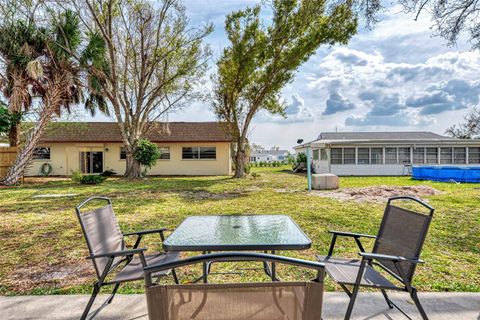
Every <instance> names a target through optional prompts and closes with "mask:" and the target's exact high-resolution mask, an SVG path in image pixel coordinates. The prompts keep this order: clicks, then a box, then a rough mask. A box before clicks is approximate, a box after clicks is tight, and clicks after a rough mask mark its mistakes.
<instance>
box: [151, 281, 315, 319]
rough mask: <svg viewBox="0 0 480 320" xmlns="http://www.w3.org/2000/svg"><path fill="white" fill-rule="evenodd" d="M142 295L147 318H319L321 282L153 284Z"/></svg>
mask: <svg viewBox="0 0 480 320" xmlns="http://www.w3.org/2000/svg"><path fill="white" fill-rule="evenodd" d="M146 295H147V305H148V315H149V319H150V320H177V319H205V320H207V319H212V320H213V319H224V320H229V319H232V320H234V319H235V320H237V319H252V320H260V319H261V320H270V319H292V320H293V319H299V320H300V319H302V320H320V318H321V313H322V296H323V284H322V283H317V282H284V283H283V282H267V283H234V284H197V285H155V286H152V287H149V288H147V289H146Z"/></svg>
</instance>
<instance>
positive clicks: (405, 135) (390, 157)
mask: <svg viewBox="0 0 480 320" xmlns="http://www.w3.org/2000/svg"><path fill="white" fill-rule="evenodd" d="M308 146H309V147H311V148H312V156H313V168H314V171H315V172H316V173H328V172H330V173H334V174H336V175H341V176H356V175H359V176H370V175H389V176H390V175H404V174H407V173H408V172H409V166H411V165H413V166H417V165H428V166H445V165H454V166H480V140H477V139H455V138H448V137H444V136H441V135H438V134H435V133H432V132H323V133H321V134H320V135H319V136H318V138H317V140H314V141H311V142H308V143H304V144H301V145H298V146H296V147H294V149H295V150H296V151H297V152H304V151H305V149H306V147H308Z"/></svg>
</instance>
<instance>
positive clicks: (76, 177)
mask: <svg viewBox="0 0 480 320" xmlns="http://www.w3.org/2000/svg"><path fill="white" fill-rule="evenodd" d="M82 177H83V174H82V172H81V171H80V170H73V171H72V181H73V182H76V183H82Z"/></svg>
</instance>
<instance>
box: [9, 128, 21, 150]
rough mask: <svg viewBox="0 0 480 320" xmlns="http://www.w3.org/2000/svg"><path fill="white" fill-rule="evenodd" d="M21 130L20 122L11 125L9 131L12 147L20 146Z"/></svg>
mask: <svg viewBox="0 0 480 320" xmlns="http://www.w3.org/2000/svg"><path fill="white" fill-rule="evenodd" d="M19 131H20V124H14V125H13V126H11V127H10V131H9V133H8V142H9V144H10V147H18V142H19V141H18V136H19Z"/></svg>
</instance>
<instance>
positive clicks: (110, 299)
mask: <svg viewBox="0 0 480 320" xmlns="http://www.w3.org/2000/svg"><path fill="white" fill-rule="evenodd" d="M119 286H120V283H117V284H116V285H115V287H114V288H113V291H112V294H111V295H110V297H109V298H108V301H107V303H108V304H110V303H112V300H113V297H115V294H116V293H117V290H118V287H119Z"/></svg>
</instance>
